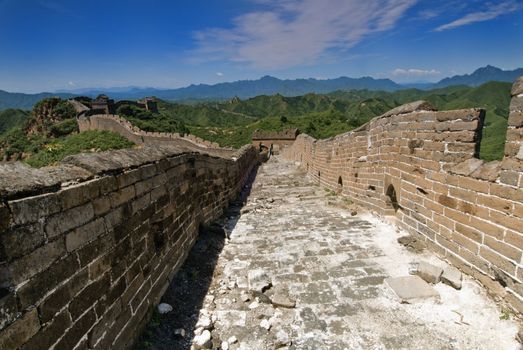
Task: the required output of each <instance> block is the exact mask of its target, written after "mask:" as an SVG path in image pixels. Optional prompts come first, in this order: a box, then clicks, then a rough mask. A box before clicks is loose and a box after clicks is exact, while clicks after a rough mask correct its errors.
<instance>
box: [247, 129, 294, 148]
mask: <svg viewBox="0 0 523 350" xmlns="http://www.w3.org/2000/svg"><path fill="white" fill-rule="evenodd" d="M299 134H300V130H298V129H287V130H284V131H263V130H255V131H254V133H253V134H252V145H253V146H254V147H260V146H262V147H266V148H267V149H270V148H271V147H272V151H273V153H274V154H278V153H279V152H280V151H281V150H282V149H283V148H285V147H287V146H290V145H292V144H293V143H294V141H295V140H296V137H297V136H298V135H299Z"/></svg>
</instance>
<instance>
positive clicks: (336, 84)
mask: <svg viewBox="0 0 523 350" xmlns="http://www.w3.org/2000/svg"><path fill="white" fill-rule="evenodd" d="M519 76H523V68H518V69H515V70H502V69H500V68H497V67H493V66H490V65H489V66H486V67H482V68H479V69H477V70H476V71H474V72H473V73H472V74H465V75H456V76H453V77H450V78H445V79H443V80H441V81H439V82H437V83H426V84H405V85H401V84H398V83H396V82H394V81H392V80H390V79H374V78H371V77H362V78H348V77H340V78H335V79H324V80H320V79H312V78H310V79H292V80H291V79H285V80H282V79H278V78H275V77H271V76H265V77H262V78H261V79H258V80H240V81H235V82H228V83H219V84H215V85H207V84H199V85H190V86H187V87H183V88H178V89H156V88H140V87H128V88H125V87H123V88H107V89H97V88H92V89H79V90H68V91H65V90H61V91H57V92H54V93H48V92H44V93H39V94H23V93H10V92H7V91H2V90H0V110H3V109H6V108H20V109H30V108H32V106H33V105H34V104H35V103H36V102H38V101H39V100H41V99H42V98H45V97H49V96H59V97H62V98H68V97H72V96H75V95H76V96H78V95H86V96H90V97H94V96H97V95H99V94H102V93H104V94H107V95H110V96H111V97H112V98H115V99H138V98H142V97H144V96H156V97H157V98H160V99H163V100H168V101H205V100H227V99H230V98H233V97H239V98H242V99H245V98H251V97H255V96H259V95H275V94H280V95H283V96H300V95H304V94H307V93H319V94H324V93H330V92H333V91H338V90H341V91H347V90H371V91H388V92H392V91H397V90H403V89H406V88H418V89H422V90H428V89H435V88H444V87H448V86H454V85H466V86H473V87H474V86H479V85H481V84H484V83H486V82H489V81H500V82H513V81H514V80H515V79H516V78H517V77H519Z"/></svg>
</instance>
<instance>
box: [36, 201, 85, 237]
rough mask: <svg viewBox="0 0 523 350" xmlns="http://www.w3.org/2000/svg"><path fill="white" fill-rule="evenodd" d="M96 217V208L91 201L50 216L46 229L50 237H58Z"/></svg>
mask: <svg viewBox="0 0 523 350" xmlns="http://www.w3.org/2000/svg"><path fill="white" fill-rule="evenodd" d="M93 218H94V209H93V205H92V204H91V203H87V204H85V205H82V206H80V207H76V208H73V209H70V210H67V211H65V212H63V213H59V214H57V215H55V216H52V217H50V218H49V219H48V220H47V225H46V227H45V231H46V233H47V235H48V237H49V238H53V237H57V236H59V235H62V234H64V233H65V232H67V231H69V230H72V229H74V228H76V227H78V226H81V225H84V224H86V223H87V222H89V221H91V220H92V219H93Z"/></svg>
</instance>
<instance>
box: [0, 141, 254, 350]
mask: <svg viewBox="0 0 523 350" xmlns="http://www.w3.org/2000/svg"><path fill="white" fill-rule="evenodd" d="M256 163H257V152H256V151H255V149H254V148H253V147H251V146H247V147H244V148H242V149H241V150H240V151H238V152H236V153H235V154H234V155H233V156H232V157H228V158H224V157H215V156H210V155H206V154H197V153H188V152H180V150H179V149H178V148H175V147H174V148H173V147H145V148H142V149H134V150H119V151H111V152H104V153H93V154H83V155H77V156H72V157H69V158H67V159H66V160H64V161H63V162H62V163H61V164H60V165H58V166H55V167H49V168H42V169H34V168H29V167H27V166H24V165H22V164H20V163H11V164H5V165H2V166H0V198H1V199H2V201H1V202H0V349H23V350H28V349H51V348H53V349H126V348H129V347H130V346H131V344H132V343H133V341H134V340H135V336H136V335H137V334H138V332H139V329H140V328H141V327H142V326H143V325H144V323H145V322H146V321H147V319H148V317H149V316H150V314H151V312H152V309H153V307H154V305H155V304H157V303H158V302H159V299H160V297H161V296H162V294H163V293H164V291H165V290H166V288H167V286H168V284H169V281H170V280H171V279H172V278H173V275H174V273H175V272H176V270H177V268H178V267H179V266H180V265H181V264H182V262H183V261H184V259H185V257H186V255H187V253H188V251H189V250H190V248H191V246H192V245H193V243H194V241H195V239H196V237H197V233H198V227H199V225H200V224H201V223H208V222H209V221H211V220H213V219H215V218H217V217H218V216H220V215H221V214H222V212H223V210H224V208H226V207H227V205H228V203H229V201H230V200H232V199H233V198H234V197H235V196H236V195H237V193H238V192H239V190H240V189H241V187H242V185H243V184H244V182H245V181H246V179H247V176H248V174H249V172H250V170H251V169H252V168H253V167H254V166H255V164H256Z"/></svg>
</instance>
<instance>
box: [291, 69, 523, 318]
mask: <svg viewBox="0 0 523 350" xmlns="http://www.w3.org/2000/svg"><path fill="white" fill-rule="evenodd" d="M512 94H513V99H512V103H511V107H510V110H511V112H510V118H509V130H508V134H507V144H506V150H505V158H504V159H503V161H502V162H497V161H496V162H490V163H485V162H483V161H481V160H479V159H477V156H478V153H479V145H480V138H481V129H482V126H483V120H484V116H485V112H484V111H483V110H480V109H467V110H455V111H444V112H437V111H434V109H433V108H432V107H430V106H429V105H428V104H426V103H423V102H421V101H420V102H417V103H412V104H408V105H404V106H401V107H398V108H396V109H394V110H392V111H390V112H388V113H386V114H384V115H383V116H380V117H377V118H375V119H373V120H371V121H370V122H369V123H368V124H366V125H364V126H363V127H361V128H359V129H357V130H354V131H352V132H349V133H346V134H343V135H339V136H336V137H334V138H331V139H327V140H315V139H313V138H311V137H310V136H307V135H300V136H298V138H297V140H296V142H295V143H294V144H293V146H291V147H290V148H287V149H286V150H285V151H284V152H283V153H284V157H286V158H288V159H290V160H293V161H296V162H299V163H300V164H301V166H302V167H304V168H306V169H307V171H308V173H309V174H310V176H312V177H313V178H315V179H316V180H317V181H318V182H319V183H320V184H321V185H322V186H325V187H328V188H331V189H333V190H337V191H340V192H342V193H343V194H344V195H347V196H349V197H350V198H351V199H352V200H353V201H354V202H356V203H358V204H360V205H363V206H365V207H367V208H370V209H371V210H373V211H375V212H377V213H379V214H381V215H394V216H395V217H396V219H395V220H396V222H397V224H398V225H399V226H401V227H402V228H404V229H406V230H407V231H409V232H410V233H412V234H413V235H416V236H418V237H420V238H421V239H423V240H424V241H425V242H426V244H427V246H428V247H429V249H431V250H432V251H434V252H436V253H438V254H439V255H440V256H442V257H443V258H445V259H446V260H447V261H449V262H450V263H452V264H454V265H455V266H457V267H458V268H460V269H461V270H463V271H464V272H466V273H468V274H470V275H472V276H474V277H475V278H477V279H479V280H480V281H481V282H482V283H483V284H485V285H486V286H487V287H488V288H489V290H490V291H491V292H492V293H495V294H497V295H499V296H502V297H504V298H506V300H507V301H508V302H509V303H510V305H511V306H512V307H513V308H515V309H516V310H517V311H518V312H520V313H521V312H523V299H522V298H523V286H522V284H521V282H522V281H523V264H522V250H523V114H522V112H523V79H522V78H520V80H519V81H518V82H517V83H516V84H515V85H514V88H513V90H512Z"/></svg>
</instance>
